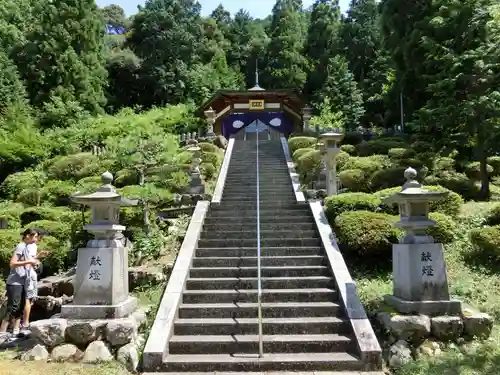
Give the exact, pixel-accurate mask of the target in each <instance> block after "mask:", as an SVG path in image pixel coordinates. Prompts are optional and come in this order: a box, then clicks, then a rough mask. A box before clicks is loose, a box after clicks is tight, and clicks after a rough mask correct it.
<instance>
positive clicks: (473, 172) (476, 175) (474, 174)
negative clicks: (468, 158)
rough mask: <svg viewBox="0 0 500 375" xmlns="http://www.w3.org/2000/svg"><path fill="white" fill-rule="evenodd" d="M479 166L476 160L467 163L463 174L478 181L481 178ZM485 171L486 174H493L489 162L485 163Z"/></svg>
mask: <svg viewBox="0 0 500 375" xmlns="http://www.w3.org/2000/svg"><path fill="white" fill-rule="evenodd" d="M480 168H481V166H480V163H479V162H478V161H475V162H473V163H469V164H467V165H466V166H465V175H466V176H467V177H469V178H470V179H471V180H475V181H479V180H480V179H481V169H480ZM486 171H487V173H488V175H490V176H491V175H492V174H493V167H492V166H491V165H489V164H487V165H486Z"/></svg>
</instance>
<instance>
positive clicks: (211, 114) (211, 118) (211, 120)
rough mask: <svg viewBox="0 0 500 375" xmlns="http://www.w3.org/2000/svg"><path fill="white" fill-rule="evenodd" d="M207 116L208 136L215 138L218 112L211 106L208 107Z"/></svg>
mask: <svg viewBox="0 0 500 375" xmlns="http://www.w3.org/2000/svg"><path fill="white" fill-rule="evenodd" d="M204 114H205V118H206V119H207V137H208V138H213V137H215V133H214V124H215V119H216V116H217V113H216V112H215V111H214V110H213V109H212V107H210V108H209V109H207V110H206V111H205V112H204Z"/></svg>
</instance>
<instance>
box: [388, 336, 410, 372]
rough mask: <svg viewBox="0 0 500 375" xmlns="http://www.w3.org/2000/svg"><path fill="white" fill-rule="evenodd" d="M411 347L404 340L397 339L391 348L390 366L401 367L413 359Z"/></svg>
mask: <svg viewBox="0 0 500 375" xmlns="http://www.w3.org/2000/svg"><path fill="white" fill-rule="evenodd" d="M412 359H413V358H412V356H411V349H410V346H409V344H408V343H407V342H406V341H404V340H399V341H397V342H396V343H395V344H394V345H392V346H391V347H390V349H389V361H388V362H389V366H390V367H391V368H399V367H401V366H402V365H404V364H406V363H409V362H411V361H412Z"/></svg>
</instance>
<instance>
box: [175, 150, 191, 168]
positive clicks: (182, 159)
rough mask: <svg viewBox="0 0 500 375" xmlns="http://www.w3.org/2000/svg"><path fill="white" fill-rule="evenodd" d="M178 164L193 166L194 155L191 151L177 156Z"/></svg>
mask: <svg viewBox="0 0 500 375" xmlns="http://www.w3.org/2000/svg"><path fill="white" fill-rule="evenodd" d="M175 159H176V163H177V164H179V165H191V163H192V162H193V153H192V152H189V151H182V152H179V153H178V154H177V156H176V158H175Z"/></svg>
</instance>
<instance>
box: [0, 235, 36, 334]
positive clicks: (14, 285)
mask: <svg viewBox="0 0 500 375" xmlns="http://www.w3.org/2000/svg"><path fill="white" fill-rule="evenodd" d="M37 237H38V232H37V231H36V230H34V229H31V228H29V229H26V230H25V231H24V232H23V234H22V240H21V242H20V243H19V245H17V246H16V249H15V250H14V254H12V257H11V258H10V273H9V276H8V277H7V282H6V284H7V285H6V291H7V308H6V310H5V315H4V316H3V320H2V323H1V324H0V342H2V341H5V340H6V339H8V338H10V334H9V333H7V329H8V328H9V324H10V323H12V327H13V329H12V335H13V336H19V334H20V326H21V317H22V316H23V312H24V304H25V301H26V280H27V278H28V277H30V276H29V274H30V272H31V270H32V268H33V266H37V265H38V263H39V262H38V260H37V259H36V258H32V257H31V255H30V252H29V249H28V245H30V244H33V243H35V242H36V241H37Z"/></svg>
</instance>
